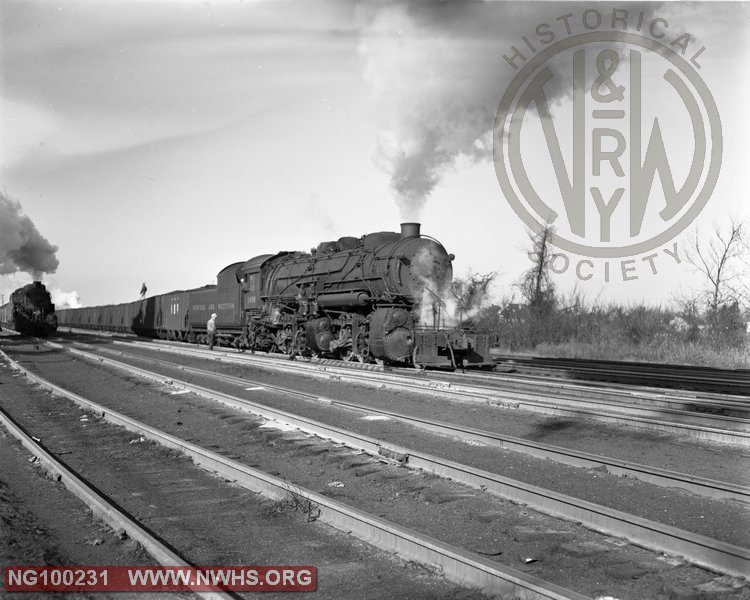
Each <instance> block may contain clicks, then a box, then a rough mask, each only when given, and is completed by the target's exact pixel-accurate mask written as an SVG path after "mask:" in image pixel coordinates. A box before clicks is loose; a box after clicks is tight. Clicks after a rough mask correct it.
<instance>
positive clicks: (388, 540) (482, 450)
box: [0, 330, 750, 599]
mask: <svg viewBox="0 0 750 600" xmlns="http://www.w3.org/2000/svg"><path fill="white" fill-rule="evenodd" d="M0 345H1V346H2V350H3V352H4V355H3V357H2V364H3V369H2V370H1V371H0V377H1V378H2V379H1V381H2V383H3V391H4V392H5V393H4V394H3V396H2V401H0V408H2V410H3V415H2V416H3V420H4V426H5V431H7V432H11V431H12V432H13V435H12V436H11V434H10V433H9V434H7V435H6V436H5V437H4V439H3V440H2V452H3V453H4V454H5V455H6V457H8V459H9V460H10V459H11V458H12V459H13V461H14V463H13V464H15V465H16V466H15V467H14V468H13V469H9V472H10V473H12V474H13V477H18V478H27V479H28V478H32V479H33V478H36V482H35V485H36V486H37V487H40V488H42V489H45V488H46V491H37V492H35V493H34V495H33V497H24V496H23V494H22V493H21V492H22V490H24V489H29V487H28V486H25V485H20V487H19V488H18V489H16V488H15V486H14V484H13V481H14V479H13V478H11V480H10V482H9V489H8V490H4V492H7V493H8V494H12V495H13V498H14V503H13V506H16V507H18V510H19V511H21V512H22V513H23V514H24V515H26V521H19V522H23V523H25V522H27V521H28V523H30V524H29V525H28V526H29V527H32V526H33V528H34V530H37V529H38V530H39V531H42V532H48V533H49V536H48V538H47V540H48V541H47V544H48V546H49V547H48V548H47V551H48V552H50V553H57V555H62V556H63V557H66V556H69V557H70V558H67V560H69V561H70V560H74V561H75V560H77V561H78V562H79V563H80V560H81V559H80V558H79V556H80V554H81V552H83V553H84V554H86V555H87V556H89V557H90V562H91V563H92V564H104V563H107V561H108V560H109V561H110V564H117V562H118V561H119V562H121V561H122V560H125V562H127V563H128V564H141V563H143V564H149V563H150V564H169V565H179V564H186V565H190V564H240V563H241V562H242V560H243V558H244V559H245V561H246V557H247V556H252V557H253V559H254V562H255V563H256V564H292V565H315V566H317V568H318V591H317V592H315V593H316V597H331V598H340V597H344V596H351V595H352V594H353V595H355V596H357V597H363V598H369V597H371V598H382V597H392V598H404V597H409V598H454V597H460V598H474V597H476V598H479V597H485V596H486V597H499V598H516V597H517V598H618V599H625V598H656V599H660V598H665V599H667V598H732V599H734V598H737V599H742V598H750V587H749V586H748V585H747V582H746V580H745V579H744V576H746V574H747V572H748V567H749V566H750V550H749V548H750V539H748V530H747V528H746V527H742V526H738V525H737V524H742V523H746V522H747V521H748V499H750V487H748V479H747V474H746V471H747V469H746V466H747V464H748V457H749V456H750V449H748V445H749V444H750V421H749V420H748V414H747V413H748V411H749V410H750V407H748V404H747V398H746V397H743V396H741V395H730V394H720V393H716V392H701V393H696V392H681V391H678V390H674V389H670V390H667V389H661V388H654V387H646V386H633V385H631V386H626V385H623V384H613V385H611V386H610V385H605V384H603V383H601V382H598V383H596V384H594V385H587V384H586V383H585V382H581V381H577V380H576V381H570V380H564V379H560V378H559V377H540V376H539V374H536V375H533V376H528V375H522V374H518V373H506V372H502V369H501V371H498V372H492V373H482V372H468V371H467V372H466V373H460V372H456V373H446V372H440V371H424V370H415V369H413V368H410V369H404V368H398V367H388V366H382V365H367V364H359V363H342V362H340V361H331V360H325V359H316V358H311V359H301V358H297V360H289V358H288V357H283V356H279V355H273V354H266V353H265V352H257V353H251V352H238V351H237V350H236V349H233V348H223V349H215V350H214V351H213V352H209V351H208V350H207V349H206V348H205V347H200V346H195V345H189V344H184V343H177V342H166V341H146V340H143V339H140V338H134V337H128V336H118V335H109V336H102V335H98V336H94V335H90V334H84V333H76V332H70V333H69V332H67V331H65V330H62V331H60V332H59V334H58V335H57V336H53V337H51V338H49V339H46V340H41V339H36V338H28V337H19V336H16V335H13V334H4V335H3V337H2V338H0ZM29 400H32V401H29ZM12 437H23V438H24V446H23V447H21V446H19V445H18V444H17V443H16V442H15V441H11V439H12ZM92 453H95V455H96V460H91V456H92ZM31 455H33V456H34V457H36V458H34V459H33V463H32V462H28V460H29V456H31ZM57 461H60V463H61V464H58V463H57ZM35 469H36V470H40V471H43V472H45V473H47V474H48V476H49V475H50V474H53V475H51V479H52V480H53V481H52V482H50V481H46V480H44V479H41V478H40V477H39V476H38V475H37V474H35V473H34V470H35ZM75 478H80V480H81V481H82V482H83V483H74V482H73V481H74V479H75ZM55 481H60V482H62V485H64V486H65V488H66V490H62V489H61V487H60V484H59V483H54V482H55ZM87 486H88V488H91V489H90V490H89V491H86V489H87ZM67 490H71V491H73V492H74V493H75V494H76V495H77V496H78V497H79V498H81V501H82V502H83V503H84V504H88V505H89V506H93V507H94V508H92V509H91V510H92V511H93V514H94V515H96V519H100V520H101V522H103V523H105V524H106V526H105V525H102V524H101V523H98V522H97V521H96V520H95V519H94V520H91V523H89V524H88V525H85V526H84V525H83V524H82V525H80V527H81V534H80V536H72V537H73V538H74V539H78V543H73V544H72V546H73V548H69V547H68V546H71V543H70V537H71V536H70V527H71V526H70V523H81V522H82V516H81V515H82V513H85V512H86V510H85V509H84V508H83V507H82V505H77V506H76V507H75V508H66V509H60V510H57V508H55V509H54V510H52V509H51V507H50V506H49V505H48V504H46V503H45V502H44V501H43V498H44V497H45V494H50V495H56V496H60V495H64V496H67V495H68V492H67ZM66 501H67V502H72V501H71V500H70V499H69V498H66ZM57 502H59V500H56V501H55V504H54V506H55V507H57V506H58V504H57ZM66 523H68V525H67V527H68V529H67V531H68V534H67V535H66V534H65V533H60V534H55V530H56V529H60V530H61V531H63V532H64V531H65V527H66ZM85 527H89V528H91V530H92V531H93V532H94V533H91V534H89V535H88V536H87V535H85V534H84V530H85ZM107 527H108V528H109V529H108V530H107V531H104V529H106V528H107ZM14 533H15V535H16V536H17V537H19V538H20V537H21V535H22V534H21V532H11V534H14ZM58 535H59V540H58V537H57V536H58ZM11 537H13V536H11ZM56 540H58V541H56ZM86 540H94V542H91V544H92V545H89V543H88V542H87V541H86ZM17 550H18V551H22V550H23V548H20V549H17ZM5 551H6V552H7V551H8V550H5ZM109 556H113V557H115V558H101V557H109ZM124 556H126V557H127V558H124ZM136 559H137V560H136ZM102 561H103V562H102ZM138 561H140V562H138ZM345 590H346V591H345Z"/></svg>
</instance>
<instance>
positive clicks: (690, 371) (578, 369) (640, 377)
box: [494, 355, 750, 396]
mask: <svg viewBox="0 0 750 600" xmlns="http://www.w3.org/2000/svg"><path fill="white" fill-rule="evenodd" d="M494 359H495V361H496V362H497V363H498V365H502V366H503V367H505V368H513V369H516V370H518V371H520V372H526V373H540V372H542V373H546V374H548V375H555V376H557V377H565V378H567V379H575V380H584V381H600V382H601V381H604V382H610V383H624V384H628V385H639V386H651V387H660V388H678V389H683V390H694V391H701V392H721V393H727V394H735V395H741V396H750V369H715V368H710V367H698V366H686V365H667V364H655V363H642V362H621V361H606V360H589V359H576V358H545V357H535V356H518V355H496V356H495V357H494Z"/></svg>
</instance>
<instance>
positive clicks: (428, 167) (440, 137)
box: [359, 3, 500, 221]
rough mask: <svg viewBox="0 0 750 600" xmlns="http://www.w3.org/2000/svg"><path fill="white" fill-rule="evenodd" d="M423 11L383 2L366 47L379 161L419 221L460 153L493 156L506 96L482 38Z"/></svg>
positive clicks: (404, 208)
mask: <svg viewBox="0 0 750 600" xmlns="http://www.w3.org/2000/svg"><path fill="white" fill-rule="evenodd" d="M430 4H431V3H430ZM432 6H434V5H432ZM418 10H419V9H418V8H416V7H415V6H413V5H412V6H408V5H406V6H403V5H398V6H386V7H382V8H381V9H380V10H379V11H378V12H377V13H376V14H375V15H374V16H373V17H372V19H371V22H370V25H369V27H367V28H366V29H365V30H364V32H363V35H362V39H361V42H360V47H359V50H360V55H361V56H362V57H363V59H364V63H365V64H364V69H365V70H364V77H365V80H366V82H367V83H368V86H369V87H370V91H371V93H372V100H373V109H374V114H375V117H376V119H377V120H378V128H379V134H378V139H377V147H376V156H375V161H376V163H377V164H378V166H379V167H381V168H382V169H383V170H384V171H385V172H386V173H388V175H389V176H390V183H391V187H392V189H393V191H394V193H395V195H396V200H397V203H398V205H399V207H400V209H401V216H402V218H403V219H404V220H405V221H413V220H419V211H420V209H421V208H422V206H423V205H424V203H425V201H426V200H427V198H428V196H429V195H430V193H431V192H432V191H433V189H434V188H435V186H436V185H437V183H438V182H439V180H440V178H441V176H442V175H443V172H444V171H445V169H446V168H447V167H449V166H450V165H451V164H452V163H453V162H454V161H455V159H456V158H457V157H458V156H460V155H463V156H466V157H469V158H471V159H474V160H478V159H482V158H488V157H490V156H491V153H492V144H491V142H492V140H491V137H490V135H489V131H490V130H491V128H492V125H493V119H494V112H493V111H494V110H496V108H497V106H496V105H497V102H498V100H499V97H500V96H499V95H498V93H499V90H500V87H499V85H498V81H497V77H496V75H495V76H494V77H493V76H491V73H490V72H489V71H487V70H486V69H487V67H489V66H490V64H489V63H490V62H492V63H494V66H497V62H496V60H495V59H494V57H493V56H480V54H481V51H480V49H481V47H482V44H475V45H473V46H474V47H472V44H471V42H469V47H468V48H467V46H466V43H467V39H466V38H464V37H463V36H455V35H451V34H448V33H446V31H445V30H444V29H442V28H436V27H435V26H434V23H431V22H429V20H424V19H422V18H420V15H418V14H416V13H415V11H418ZM475 60H481V62H480V63H479V64H477V63H476V62H475ZM493 104H494V105H495V106H494V108H493Z"/></svg>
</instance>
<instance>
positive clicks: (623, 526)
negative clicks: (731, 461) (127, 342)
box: [53, 344, 750, 576]
mask: <svg viewBox="0 0 750 600" xmlns="http://www.w3.org/2000/svg"><path fill="white" fill-rule="evenodd" d="M53 345H54V346H57V344H53ZM69 351H70V352H72V353H74V354H77V355H79V356H82V357H86V358H89V359H90V360H94V361H97V362H100V363H102V364H106V365H108V366H112V367H115V368H118V369H120V370H124V371H126V372H129V373H132V374H134V375H138V376H140V377H143V378H145V379H149V380H151V381H154V382H157V383H161V384H166V385H169V386H171V387H175V388H178V389H183V390H188V391H191V392H193V393H196V394H198V395H200V396H202V397H204V398H208V399H211V400H214V401H218V402H221V403H222V404H225V405H227V406H230V407H232V408H235V409H238V410H244V411H249V412H252V413H253V414H257V415H259V416H262V417H263V418H266V419H270V420H274V421H278V422H281V423H285V424H287V425H290V426H293V427H296V428H298V429H300V430H302V431H306V432H308V433H312V434H314V435H317V436H320V437H323V438H328V439H331V440H334V441H336V442H339V443H343V444H346V445H348V446H351V447H354V448H358V449H361V450H363V451H365V452H367V453H369V454H372V455H379V456H385V457H396V458H401V457H404V458H405V459H406V460H405V461H404V463H405V464H406V465H407V466H409V467H411V468H415V469H422V470H424V471H428V472H431V473H434V474H436V475H439V476H443V477H447V478H450V479H453V480H455V481H458V482H460V483H463V484H465V485H469V486H471V487H475V488H479V489H483V490H486V491H489V492H491V493H493V494H496V495H498V496H500V497H503V498H507V499H509V500H511V501H513V502H517V503H522V504H526V505H528V506H530V507H531V508H533V509H535V510H538V511H539V512H543V513H546V514H550V515H553V516H555V517H561V518H564V519H568V520H571V521H575V522H579V523H582V524H584V525H585V526H586V527H589V528H591V529H594V530H597V531H600V532H603V533H606V534H609V535H615V536H620V537H626V538H627V539H629V540H630V541H632V542H634V543H636V544H638V545H641V546H644V547H647V548H651V549H655V550H658V551H661V552H666V553H669V554H675V555H679V556H684V557H685V558H687V559H688V560H689V561H691V562H694V563H696V564H699V565H702V566H705V567H708V568H710V569H713V570H717V571H721V572H724V573H730V574H733V575H740V576H744V574H746V573H748V572H750V550H748V549H745V548H741V547H739V546H735V545H733V544H728V543H726V542H721V541H719V540H714V539H712V538H708V537H706V536H703V535H699V534H695V533H691V532H688V531H684V530H681V529H678V528H676V527H672V526H669V525H666V524H662V523H657V522H655V521H651V520H649V519H644V518H642V517H638V516H635V515H630V514H627V513H624V512H622V511H618V510H615V509H611V508H608V507H604V506H600V505H597V504H594V503H591V502H587V501H584V500H579V499H577V498H573V497H571V496H567V495H565V494H559V493H557V492H553V491H550V490H546V489H544V488H540V487H537V486H533V485H529V484H526V483H523V482H520V481H516V480H513V479H510V478H507V477H502V476H500V475H496V474H494V473H489V472H486V471H482V470H480V469H475V468H473V467H468V466H466V465H462V464H459V463H455V462H453V461H450V460H447V459H443V458H439V457H435V456H431V455H429V454H425V453H421V452H417V451H414V450H412V449H409V448H404V447H400V446H395V445H391V444H383V443H382V442H381V441H380V440H376V439H372V438H369V437H366V436H363V435H360V434H358V433H356V432H352V431H347V430H344V429H340V428H338V427H334V426H331V425H327V424H325V423H321V422H319V421H315V420H312V419H307V418H305V417H300V416H298V415H295V414H292V413H289V412H286V411H282V410H278V409H275V408H273V407H269V406H266V405H262V404H258V403H255V402H252V401H250V400H244V399H241V398H237V397H235V396H232V395H230V394H225V393H223V392H218V391H215V390H211V389H208V388H205V387H203V386H199V385H196V384H193V383H189V382H186V381H179V380H175V379H174V378H172V377H165V376H164V375H161V374H159V373H154V372H151V371H147V370H145V369H140V368H138V367H134V366H132V365H128V364H126V363H122V362H120V361H115V360H112V359H109V358H105V357H102V356H98V355H94V354H91V353H88V352H85V351H82V350H78V349H69ZM325 400H327V399H325Z"/></svg>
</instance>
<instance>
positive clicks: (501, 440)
mask: <svg viewBox="0 0 750 600" xmlns="http://www.w3.org/2000/svg"><path fill="white" fill-rule="evenodd" d="M97 350H98V351H99V352H105V353H109V354H116V355H118V356H121V357H125V358H131V359H134V360H147V361H151V362H153V363H158V364H162V365H164V366H167V367H171V368H175V369H178V370H180V371H184V372H186V373H193V374H196V375H200V376H203V377H209V378H213V379H219V380H221V381H223V382H227V383H232V384H235V385H238V386H247V385H254V386H259V387H262V388H263V389H265V390H267V391H270V392H277V393H279V394H285V395H288V396H292V397H295V398H300V399H302V400H307V401H314V402H322V403H325V404H330V405H333V406H339V407H341V408H345V409H348V410H354V411H357V412H361V413H366V414H376V415H379V416H384V417H388V418H390V419H394V420H397V421H400V422H402V423H405V424H407V425H411V426H413V427H418V428H420V429H424V430H427V431H431V432H434V433H437V434H440V435H446V436H450V437H454V438H456V439H458V440H459V441H461V442H470V441H473V442H478V443H480V444H483V445H486V446H489V447H495V448H501V449H505V450H512V451H514V452H520V453H523V454H526V455H529V456H533V457H535V458H543V459H550V460H554V461H555V462H559V463H562V464H567V465H571V466H574V467H583V468H588V469H596V468H601V467H605V468H606V469H607V471H608V472H609V473H612V474H613V475H620V476H628V477H634V478H636V479H639V480H641V481H645V482H648V483H652V484H655V485H659V486H661V487H678V488H681V489H684V490H687V491H689V492H692V493H694V494H698V495H701V496H704V497H707V498H715V499H722V500H727V499H730V500H737V501H740V502H746V503H748V502H750V487H746V486H742V485H737V484H733V483H728V482H723V481H717V480H714V479H708V478H704V477H698V476H695V475H688V474H684V473H678V472H676V471H669V470H667V469H660V468H658V467H650V466H647V465H642V464H638V463H633V462H629V461H625V460H620V459H617V458H609V457H606V456H601V455H597V454H591V453H588V452H581V451H577V450H572V449H569V448H564V447H561V446H553V445H551V444H544V443H541V442H534V441H531V440H526V439H523V438H518V437H513V436H508V435H502V434H499V433H495V432H491V431H486V430H481V429H475V428H471V427H464V426H460V425H456V424H453V423H447V422H445V421H438V420H434V419H424V418H421V417H414V416H410V415H405V414H402V413H396V412H393V411H389V410H383V409H379V408H375V407H372V406H366V405H364V404H357V403H354V402H346V401H344V400H337V399H335V398H329V397H322V396H318V395H316V394H310V393H307V392H303V391H300V390H295V389H291V388H287V387H282V386H278V385H270V384H268V383H266V382H263V381H254V380H252V379H245V378H241V377H234V376H231V375H224V374H219V373H215V372H213V371H206V370H204V369H199V368H196V367H188V366H185V365H180V364H175V363H171V362H169V361H166V360H161V359H158V358H151V357H144V356H138V355H135V354H127V353H125V352H122V351H120V350H112V349H109V348H97ZM88 358H89V359H90V360H94V358H93V356H91V357H88Z"/></svg>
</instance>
